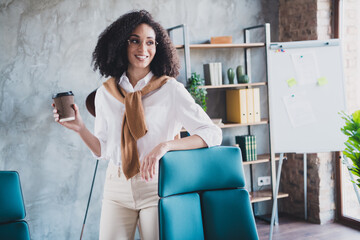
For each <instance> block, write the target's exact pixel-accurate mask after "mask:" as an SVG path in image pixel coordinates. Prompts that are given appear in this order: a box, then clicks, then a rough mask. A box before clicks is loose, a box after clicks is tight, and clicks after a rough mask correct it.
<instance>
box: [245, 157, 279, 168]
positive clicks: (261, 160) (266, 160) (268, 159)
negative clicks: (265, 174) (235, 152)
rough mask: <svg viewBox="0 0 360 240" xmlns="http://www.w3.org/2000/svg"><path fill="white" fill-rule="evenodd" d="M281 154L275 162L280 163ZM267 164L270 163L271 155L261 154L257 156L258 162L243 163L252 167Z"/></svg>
mask: <svg viewBox="0 0 360 240" xmlns="http://www.w3.org/2000/svg"><path fill="white" fill-rule="evenodd" d="M279 157H280V156H279V154H277V155H276V156H275V160H276V161H278V160H279V159H280V158H279ZM266 162H270V154H260V155H257V160H255V161H249V162H243V165H244V166H245V165H251V164H258V163H266Z"/></svg>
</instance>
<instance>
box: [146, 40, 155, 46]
mask: <svg viewBox="0 0 360 240" xmlns="http://www.w3.org/2000/svg"><path fill="white" fill-rule="evenodd" d="M154 44H155V41H153V40H149V41H147V42H146V45H148V46H152V45H154Z"/></svg>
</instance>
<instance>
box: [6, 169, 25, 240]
mask: <svg viewBox="0 0 360 240" xmlns="http://www.w3.org/2000/svg"><path fill="white" fill-rule="evenodd" d="M25 215H26V213H25V206H24V200H23V196H22V191H21V185H20V178H19V174H18V173H17V172H15V171H0V239H2V240H27V239H30V234H29V226H28V225H27V223H26V221H24V220H23V219H24V218H25Z"/></svg>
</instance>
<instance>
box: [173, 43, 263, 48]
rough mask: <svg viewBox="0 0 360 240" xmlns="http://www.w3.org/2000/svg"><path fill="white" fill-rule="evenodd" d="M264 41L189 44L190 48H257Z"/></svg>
mask: <svg viewBox="0 0 360 240" xmlns="http://www.w3.org/2000/svg"><path fill="white" fill-rule="evenodd" d="M264 46H265V43H231V44H206V43H205V44H190V45H189V47H190V49H209V48H257V47H264ZM175 48H176V49H183V48H184V45H175Z"/></svg>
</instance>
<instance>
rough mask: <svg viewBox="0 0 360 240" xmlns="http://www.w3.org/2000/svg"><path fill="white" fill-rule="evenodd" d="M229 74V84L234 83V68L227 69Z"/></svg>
mask: <svg viewBox="0 0 360 240" xmlns="http://www.w3.org/2000/svg"><path fill="white" fill-rule="evenodd" d="M227 76H228V79H229V84H234V78H235V72H234V70H233V69H232V68H229V69H228V70H227Z"/></svg>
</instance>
